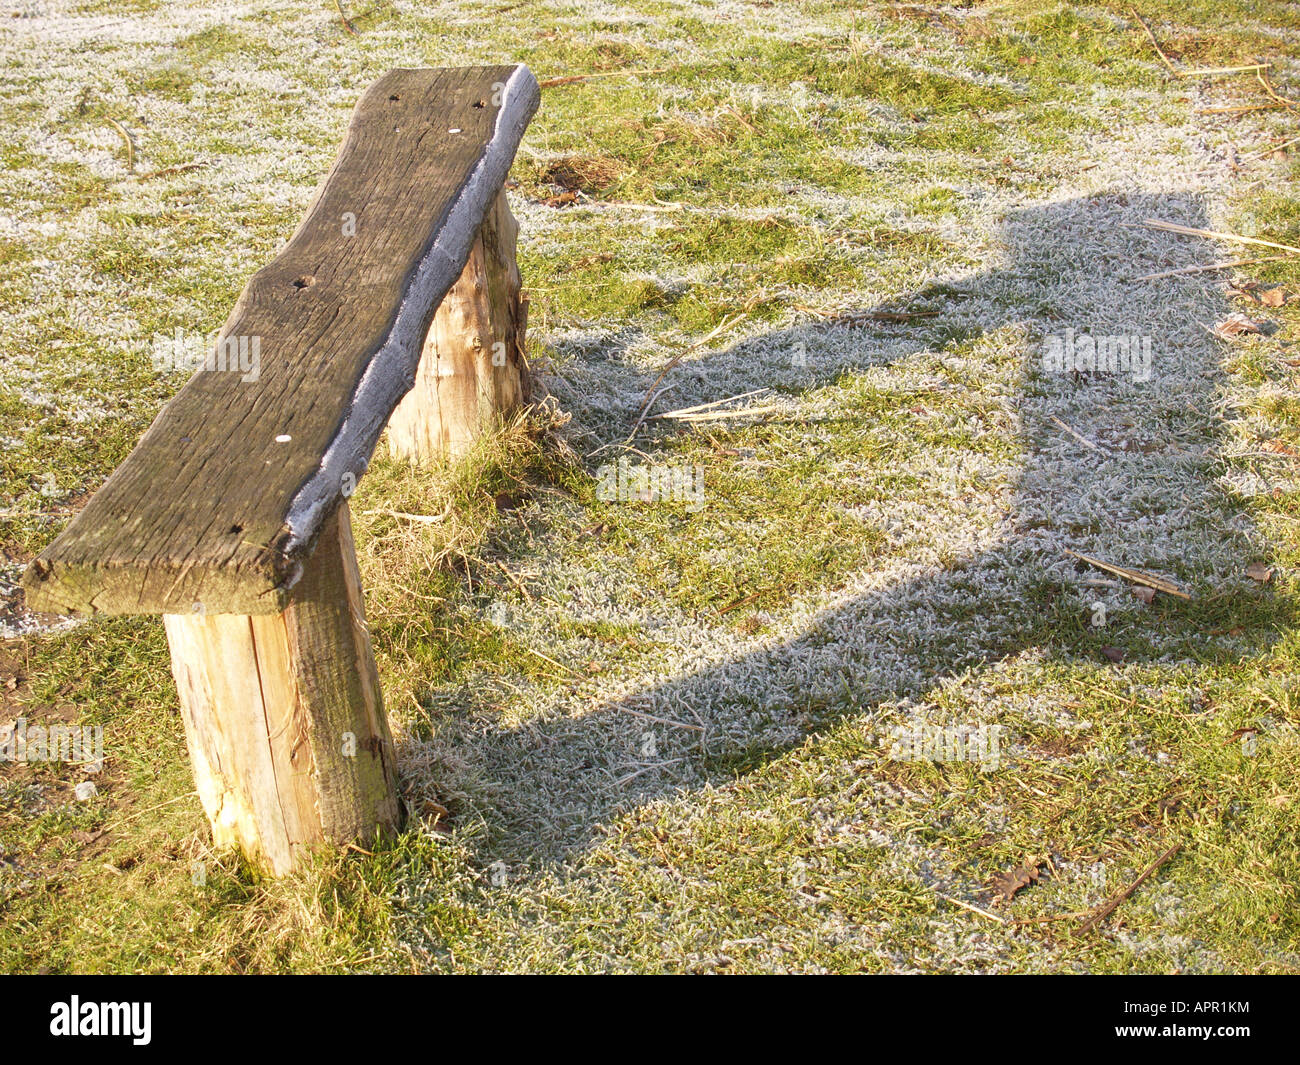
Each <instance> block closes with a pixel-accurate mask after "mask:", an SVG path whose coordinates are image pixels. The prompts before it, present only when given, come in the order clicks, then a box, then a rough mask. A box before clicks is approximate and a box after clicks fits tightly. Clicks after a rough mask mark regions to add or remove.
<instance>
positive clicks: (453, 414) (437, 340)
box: [388, 191, 529, 465]
mask: <svg viewBox="0 0 1300 1065" xmlns="http://www.w3.org/2000/svg"><path fill="white" fill-rule="evenodd" d="M518 232H519V224H518V223H517V222H516V221H515V217H514V215H512V214H511V213H510V207H509V205H508V204H507V203H506V194H505V192H504V191H503V192H499V193H497V198H496V202H495V203H494V204H493V205H492V207H490V208H489V209H488V211H487V214H486V215H485V216H484V218H483V225H482V226H481V227H480V229H479V233H478V237H477V238H476V239H475V241H474V247H473V249H472V250H471V251H470V254H469V261H468V262H467V263H466V264H465V269H464V271H463V272H462V273H461V275H460V277H459V278H458V279H457V281H456V283H455V284H454V285H453V286H452V287H451V290H450V291H449V292H448V293H447V295H446V297H445V298H444V299H443V301H442V303H441V305H440V306H439V307H438V310H437V313H436V314H435V316H434V319H433V324H432V325H431V326H430V327H429V334H428V337H427V338H426V339H425V342H424V350H423V352H422V353H421V356H420V368H419V370H418V371H417V373H416V378H415V385H414V387H413V388H412V389H411V391H410V392H408V393H407V394H406V396H405V397H404V398H403V399H402V402H401V403H400V404H399V405H398V407H397V409H396V410H395V411H393V414H392V417H391V418H389V420H388V450H389V453H390V454H392V455H393V456H394V457H398V458H406V459H409V460H411V461H412V462H415V463H418V464H422V465H432V464H435V463H439V462H446V461H448V460H453V459H457V458H459V457H460V456H462V455H463V454H464V453H465V452H466V451H468V450H469V448H470V445H471V444H472V443H473V442H474V440H475V439H477V438H478V436H479V435H480V434H481V433H482V432H483V431H484V429H486V428H488V427H490V426H491V425H492V424H493V422H494V421H496V420H497V419H499V418H501V417H503V416H505V415H508V414H510V413H512V412H513V411H515V410H517V409H518V408H519V407H520V406H522V405H523V404H524V403H525V402H527V400H528V392H529V385H528V363H527V361H526V360H525V358H524V330H525V327H526V325H527V318H528V301H527V299H526V298H524V297H523V295H522V293H521V291H520V279H519V267H518V265H517V264H516V263H515V239H516V236H517V235H518Z"/></svg>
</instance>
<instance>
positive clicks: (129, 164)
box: [108, 118, 135, 172]
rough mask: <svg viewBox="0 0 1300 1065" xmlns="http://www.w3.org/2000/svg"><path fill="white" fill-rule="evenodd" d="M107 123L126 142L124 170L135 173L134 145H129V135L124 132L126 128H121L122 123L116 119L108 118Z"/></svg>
mask: <svg viewBox="0 0 1300 1065" xmlns="http://www.w3.org/2000/svg"><path fill="white" fill-rule="evenodd" d="M108 121H109V122H110V123H112V126H113V128H114V129H115V130H117V131H118V133H120V134H121V135H122V139H123V140H124V141H126V168H127V170H128V171H131V172H134V171H135V145H134V144H132V143H131V134H129V133H128V132H127V131H126V127H125V126H123V125H122V123H121V122H119V121H118V120H117V119H115V118H110V119H109V120H108Z"/></svg>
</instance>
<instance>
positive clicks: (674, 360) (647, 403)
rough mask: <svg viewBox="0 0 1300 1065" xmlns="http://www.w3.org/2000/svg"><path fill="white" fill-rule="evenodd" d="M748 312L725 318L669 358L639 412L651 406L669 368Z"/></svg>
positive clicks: (647, 390) (648, 389) (745, 315)
mask: <svg viewBox="0 0 1300 1065" xmlns="http://www.w3.org/2000/svg"><path fill="white" fill-rule="evenodd" d="M748 313H749V312H747V311H741V312H740V313H739V314H738V315H736V317H734V318H732V319H731V320H729V321H727V320H724V321H723V322H722V324H721V325H719V326H718V327H717V328H716V329H713V330H711V331H710V332H709V333H708V334H706V335H705V336H702V337H700V339H699V340H697V341H695V342H694V343H692V344H690V345H688V346H687V347H686V348H685V349H684V350H682V351H680V352H678V353H677V354H676V355H674V356H673V357H672V358H671V359H669V360H668V365H667V366H665V367H664V368H663V369H662V370H660V371H659V376H658V377H656V378H655V379H654V383H653V384H652V385H651V386H650V387H649V388H647V389H646V393H645V399H644V400H642V402H641V410H640V412H639V413H641V414H645V412H646V411H647V410H649V408H650V397H651V395H653V394H654V390H655V389H656V388H658V387H659V382H660V381H662V380H663V379H664V378H665V377H666V376H667V375H668V371H669V370H671V369H673V367H675V366H677V365H679V364H680V363H681V361H682V359H683V358H684V357H685V356H686V355H689V354H690V353H691V352H692V351H694V350H695V349H696V348H699V347H703V346H704V345H705V344H707V343H708V342H709V341H710V340H712V339H713V338H714V337H716V336H718V335H719V334H720V333H721V332H722V331H723V330H725V329H730V328H731V327H732V326H733V325H735V324H736V323H737V322H739V321H740V320H741V319H742V318H745V317H747V316H748Z"/></svg>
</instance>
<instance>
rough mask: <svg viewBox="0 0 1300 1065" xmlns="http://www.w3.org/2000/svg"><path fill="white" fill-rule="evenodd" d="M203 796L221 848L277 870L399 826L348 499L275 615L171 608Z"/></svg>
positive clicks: (169, 622) (170, 635)
mask: <svg viewBox="0 0 1300 1065" xmlns="http://www.w3.org/2000/svg"><path fill="white" fill-rule="evenodd" d="M163 621H164V624H165V625H166V629H167V641H168V644H169V646H170V648H171V658H172V673H173V675H174V676H175V678H176V687H177V689H178V691H179V693H180V703H181V715H182V717H183V719H184V723H185V736H186V740H187V741H188V743H189V749H190V758H191V761H192V763H193V768H194V779H195V783H196V785H197V787H198V792H199V798H200V799H201V800H202V803H203V808H204V811H205V812H206V813H207V815H208V820H209V822H210V823H211V825H212V836H213V840H214V842H215V844H216V845H217V846H218V847H227V846H233V847H237V848H238V849H239V850H241V851H242V852H243V853H244V855H245V856H246V857H247V858H248V860H249V861H250V862H251V863H252V864H253V865H255V866H257V867H259V868H261V869H262V870H263V871H265V872H269V873H271V874H272V875H274V876H280V875H282V874H284V873H286V872H288V871H290V870H291V869H292V868H293V867H294V866H295V864H296V863H297V861H298V859H299V858H300V857H302V856H303V854H304V853H305V852H306V851H307V850H309V849H312V848H314V847H317V846H321V845H324V844H328V843H334V844H345V843H348V842H351V841H353V840H360V841H365V840H370V839H373V838H374V837H375V836H376V835H377V834H379V833H381V832H384V831H386V830H390V829H396V828H398V827H400V821H401V803H400V800H399V798H398V794H397V784H396V774H395V771H394V765H395V758H394V752H393V741H392V736H391V734H390V733H389V730H388V718H387V716H386V714H385V713H384V707H383V699H382V696H381V694H380V689H379V679H378V674H377V672H376V669H375V660H374V656H373V654H372V653H371V648H370V634H369V631H368V630H367V628H366V622H365V612H364V605H363V602H362V596H361V583H360V578H359V576H358V573H357V564H356V554H355V551H354V549H353V545H352V527H351V522H350V518H349V515H348V508H347V504H346V503H342V504H340V505H339V508H338V510H337V512H336V513H335V515H334V517H332V518H330V519H329V520H328V522H327V523H326V524H325V526H324V527H323V529H322V531H321V534H320V539H319V541H318V543H317V546H316V550H315V551H314V552H313V553H312V555H311V557H310V559H309V560H308V562H307V564H306V567H305V569H304V571H303V575H302V577H301V578H300V580H299V582H298V584H296V585H295V586H294V589H293V591H292V592H291V595H290V600H289V603H288V605H287V606H286V607H285V609H284V610H283V611H282V612H281V613H278V614H261V615H251V616H250V615H242V614H215V615H204V614H201V613H196V614H193V615H185V614H167V615H164V616H163Z"/></svg>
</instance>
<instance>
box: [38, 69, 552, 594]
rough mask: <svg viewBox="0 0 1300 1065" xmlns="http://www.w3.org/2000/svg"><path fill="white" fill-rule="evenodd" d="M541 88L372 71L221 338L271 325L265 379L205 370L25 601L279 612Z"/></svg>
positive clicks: (76, 526)
mask: <svg viewBox="0 0 1300 1065" xmlns="http://www.w3.org/2000/svg"><path fill="white" fill-rule="evenodd" d="M538 102H539V93H538V88H537V82H536V80H535V79H534V78H533V76H532V74H531V73H529V71H528V69H527V68H526V67H523V66H501V67H477V68H460V69H450V70H395V71H392V72H391V73H389V74H388V75H386V76H385V77H383V78H382V79H380V80H379V81H378V82H377V83H376V84H375V85H374V86H372V87H371V89H370V90H369V91H368V92H367V93H366V94H365V95H364V96H363V97H362V99H361V100H360V102H359V103H358V104H357V107H356V110H355V112H354V114H353V116H352V120H351V123H350V125H349V127H348V130H347V134H346V136H345V139H344V142H343V146H342V148H341V149H340V152H339V156H338V159H337V161H336V162H335V164H334V167H333V169H332V170H331V171H330V173H329V175H328V176H327V177H326V179H325V181H324V182H323V184H322V185H321V187H320V188H319V189H318V191H317V193H316V196H315V199H314V200H313V201H312V205H311V207H310V208H309V209H308V212H307V215H306V217H305V218H304V220H303V222H302V223H301V225H300V226H299V227H298V229H297V231H296V232H295V233H294V235H293V237H292V238H291V239H290V241H289V243H288V244H287V246H286V247H285V248H284V249H283V251H282V252H281V253H280V254H279V255H278V257H277V258H276V259H275V260H274V261H273V262H272V263H270V264H269V265H268V266H266V267H265V268H263V269H262V270H259V271H258V272H257V273H256V274H254V275H253V277H252V278H251V279H250V280H249V282H248V284H247V286H246V287H245V289H244V291H243V293H242V294H241V296H240V298H239V300H238V302H237V304H236V305H235V309H234V311H233V312H232V314H231V316H230V318H229V320H228V321H227V323H226V325H225V327H224V328H223V330H222V332H221V334H220V337H219V338H218V350H219V351H220V350H222V342H223V341H224V340H225V338H227V337H229V338H241V337H244V338H250V341H251V338H260V339H259V342H258V343H259V345H260V347H259V349H258V351H259V362H260V365H259V366H258V372H257V374H256V380H245V379H244V378H245V377H247V376H249V375H247V374H241V372H240V371H239V370H237V369H227V370H220V369H217V370H201V371H199V372H197V373H195V375H194V377H193V378H192V379H191V380H190V381H189V382H188V383H187V384H186V385H185V387H184V388H183V389H181V391H180V392H179V393H178V394H177V395H176V397H175V398H174V399H173V400H172V401H171V402H170V403H168V404H167V406H166V407H164V408H163V410H162V411H161V413H160V414H159V415H158V417H157V418H156V419H155V421H154V422H153V424H152V425H151V426H150V428H149V430H148V431H147V432H146V433H145V435H144V436H143V438H142V439H141V441H140V443H139V444H138V445H137V447H136V448H135V450H134V451H132V452H131V454H130V455H129V456H128V458H127V459H126V461H125V462H124V463H123V464H122V465H121V466H120V467H119V468H118V470H117V471H116V472H115V473H114V474H113V475H112V477H110V478H109V480H108V481H107V482H106V483H105V484H104V486H103V487H102V488H100V490H99V491H98V492H97V493H96V494H95V495H94V497H93V498H92V499H91V500H90V502H89V503H88V504H87V505H86V507H85V508H84V509H83V510H82V511H81V513H80V514H78V515H77V516H76V518H74V520H73V521H72V522H71V524H70V525H69V526H68V528H67V529H66V530H65V531H64V532H63V533H62V535H60V536H59V537H58V538H57V539H56V540H55V541H54V543H52V544H51V545H50V546H49V547H48V548H47V549H46V550H45V551H44V552H43V553H42V554H41V555H40V556H39V557H38V558H37V559H36V560H35V561H34V562H33V563H32V565H31V566H30V567H28V571H27V573H26V575H25V578H24V584H25V586H26V589H27V598H28V603H29V605H30V606H31V607H32V608H33V609H37V610H47V611H54V612H59V613H96V612H97V613H106V614H126V613H133V614H139V613H163V614H189V613H205V614H224V613H233V614H265V613H274V612H278V611H280V610H281V609H283V608H284V606H285V604H286V602H287V597H288V593H289V590H290V589H291V588H292V587H293V585H294V584H295V582H296V581H297V579H298V577H299V575H300V574H301V572H302V566H303V562H304V560H305V559H306V558H307V557H308V556H309V554H310V552H311V550H312V548H313V547H314V544H315V540H316V537H317V536H318V535H319V533H320V531H321V529H322V527H323V526H324V524H325V523H326V521H327V520H328V519H329V517H330V516H331V515H332V514H333V512H334V510H335V509H336V508H337V506H338V504H339V502H340V500H341V499H342V498H344V497H345V496H346V495H347V494H348V493H349V492H350V490H351V488H352V487H354V486H355V483H356V480H358V479H359V478H360V477H361V475H362V474H363V473H364V472H365V469H366V467H367V465H368V463H369V461H370V457H371V455H372V453H373V451H374V447H375V444H376V442H377V441H378V438H379V435H380V433H381V432H382V430H383V428H384V426H385V424H386V423H387V421H388V418H389V415H390V414H391V413H392V411H393V409H394V408H395V407H396V406H397V404H398V402H399V401H400V400H401V398H402V396H403V395H404V394H405V393H406V392H407V391H408V390H409V389H410V387H411V385H412V383H413V381H414V380H415V375H416V371H417V368H418V366H419V361H420V353H421V347H422V344H423V341H424V338H425V335H426V333H427V332H428V329H429V325H430V322H431V321H432V319H433V316H434V313H435V311H436V309H437V306H438V304H439V302H440V301H441V300H442V298H443V296H444V295H445V294H446V293H447V290H448V289H449V288H450V287H451V285H452V284H453V283H454V282H455V281H456V279H457V277H458V276H459V274H460V273H461V270H462V268H463V267H464V266H465V263H466V259H467V258H468V256H469V252H470V248H471V245H472V243H473V241H474V237H475V233H476V231H477V229H478V227H479V225H480V223H481V221H482V219H483V216H484V212H485V210H486V209H487V208H488V207H490V206H491V205H492V203H493V201H494V200H495V198H496V196H497V194H498V192H499V191H500V189H501V187H502V185H503V183H504V181H505V177H506V173H507V171H508V170H509V167H510V164H511V162H512V160H513V158H514V155H515V151H516V149H517V148H518V146H519V142H520V139H521V138H522V135H523V131H524V128H525V126H526V125H527V123H528V120H529V119H530V118H531V117H532V114H533V112H534V111H535V110H536V108H537V104H538ZM345 216H352V217H353V218H354V219H355V222H354V223H353V226H354V229H355V233H354V235H350V234H348V232H347V230H348V228H349V226H348V224H347V222H346V217H345Z"/></svg>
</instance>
